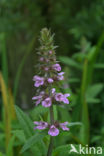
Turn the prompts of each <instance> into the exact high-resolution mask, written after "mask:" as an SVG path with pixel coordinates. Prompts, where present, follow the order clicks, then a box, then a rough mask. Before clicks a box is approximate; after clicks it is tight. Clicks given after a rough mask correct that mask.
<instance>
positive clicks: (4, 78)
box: [0, 0, 104, 156]
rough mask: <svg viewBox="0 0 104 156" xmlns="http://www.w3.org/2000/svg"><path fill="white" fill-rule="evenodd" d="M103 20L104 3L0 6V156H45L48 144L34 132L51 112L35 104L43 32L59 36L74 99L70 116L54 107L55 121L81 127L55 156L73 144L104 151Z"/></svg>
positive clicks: (64, 137)
mask: <svg viewBox="0 0 104 156" xmlns="http://www.w3.org/2000/svg"><path fill="white" fill-rule="evenodd" d="M103 19H104V0H100V1H99V0H92V1H90V0H87V1H83V0H80V1H77V0H73V1H68V0H66V1H65V0H48V1H45V0H35V1H33V0H23V1H20V0H19V1H18V0H11V2H10V1H7V0H1V1H0V152H1V153H0V156H4V155H5V156H14V155H17V156H19V155H24V156H28V155H30V153H31V155H33V154H34V153H37V155H36V156H38V155H39V156H45V155H46V152H47V147H48V141H49V138H48V136H45V137H44V133H41V134H38V132H34V130H33V121H34V120H38V119H40V118H42V119H44V120H48V109H47V110H46V109H44V108H42V107H37V108H34V105H33V103H32V100H31V97H32V96H33V95H34V94H35V90H34V89H33V82H32V77H33V75H34V74H35V73H36V72H37V71H36V69H35V68H34V65H35V64H36V63H37V61H36V60H37V56H36V50H35V49H36V48H37V47H38V44H39V43H38V36H39V32H40V30H41V28H43V27H48V28H51V30H52V32H55V43H56V44H57V45H58V46H59V47H58V48H57V53H56V54H57V58H58V60H59V61H60V62H61V64H62V66H63V69H64V71H65V72H66V77H65V82H66V83H65V84H64V85H63V87H64V88H66V92H70V93H71V98H70V101H71V102H70V106H69V107H68V108H67V110H66V109H64V108H60V107H59V108H58V109H57V110H56V108H55V107H54V111H55V118H56V119H57V118H59V119H60V120H62V121H65V120H67V121H69V122H82V126H79V125H77V126H75V127H71V128H70V129H71V130H70V133H69V132H68V133H61V134H60V135H59V136H58V137H56V138H55V141H54V142H55V144H54V151H53V156H57V155H61V153H62V151H65V153H64V155H66V156H68V151H69V150H70V146H69V144H71V143H73V144H76V146H77V144H79V143H81V144H83V145H85V144H89V145H90V146H104V52H103V51H104V20H103ZM14 104H16V105H18V106H19V107H21V108H22V109H23V111H22V110H21V109H20V108H18V107H17V106H16V108H14ZM24 112H25V113H24ZM39 138H40V140H41V141H40V142H37V141H38V140H39ZM40 149H41V151H40ZM63 149H65V150H63ZM20 151H21V152H22V153H20Z"/></svg>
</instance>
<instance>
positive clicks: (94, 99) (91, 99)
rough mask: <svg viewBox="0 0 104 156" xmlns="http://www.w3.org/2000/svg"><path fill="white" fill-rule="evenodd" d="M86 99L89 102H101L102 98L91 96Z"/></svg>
mask: <svg viewBox="0 0 104 156" xmlns="http://www.w3.org/2000/svg"><path fill="white" fill-rule="evenodd" d="M86 101H87V102H88V103H100V101H101V100H100V99H97V98H90V97H87V98H86Z"/></svg>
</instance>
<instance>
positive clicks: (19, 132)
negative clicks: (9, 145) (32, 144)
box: [12, 130, 26, 143]
mask: <svg viewBox="0 0 104 156" xmlns="http://www.w3.org/2000/svg"><path fill="white" fill-rule="evenodd" d="M12 133H13V135H15V136H16V137H17V138H18V139H19V141H20V142H22V143H24V142H25V141H26V137H25V134H24V131H23V130H14V131H12Z"/></svg>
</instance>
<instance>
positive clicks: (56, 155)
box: [52, 144, 79, 156]
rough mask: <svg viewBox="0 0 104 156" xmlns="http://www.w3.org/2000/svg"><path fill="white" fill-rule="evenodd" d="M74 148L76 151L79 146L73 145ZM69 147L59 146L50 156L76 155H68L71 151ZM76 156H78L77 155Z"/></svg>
mask: <svg viewBox="0 0 104 156" xmlns="http://www.w3.org/2000/svg"><path fill="white" fill-rule="evenodd" d="M74 147H75V148H76V150H79V146H78V145H74ZM71 149H72V148H71V145H70V144H67V145H61V146H59V147H57V148H56V149H55V150H54V151H53V155H52V156H68V155H71V156H76V153H70V150H71ZM77 155H78V154H77Z"/></svg>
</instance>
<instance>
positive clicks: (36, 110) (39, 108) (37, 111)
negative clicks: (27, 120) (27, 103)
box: [30, 106, 48, 117]
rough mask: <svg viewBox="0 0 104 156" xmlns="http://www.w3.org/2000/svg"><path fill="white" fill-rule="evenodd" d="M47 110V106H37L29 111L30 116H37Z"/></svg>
mask: <svg viewBox="0 0 104 156" xmlns="http://www.w3.org/2000/svg"><path fill="white" fill-rule="evenodd" d="M46 112H48V108H45V107H42V106H37V107H35V108H34V109H33V110H32V111H30V114H31V116H34V117H37V116H38V115H43V114H45V113H46Z"/></svg>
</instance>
